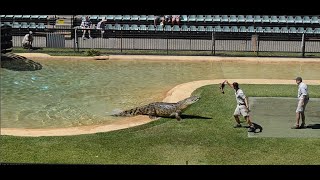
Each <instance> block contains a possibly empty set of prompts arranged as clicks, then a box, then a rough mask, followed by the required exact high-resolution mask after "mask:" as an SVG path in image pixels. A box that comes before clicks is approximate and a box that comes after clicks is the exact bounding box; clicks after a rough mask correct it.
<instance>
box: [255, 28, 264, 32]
mask: <svg viewBox="0 0 320 180" xmlns="http://www.w3.org/2000/svg"><path fill="white" fill-rule="evenodd" d="M256 32H259V33H263V32H264V29H263V27H261V26H258V27H257V28H256Z"/></svg>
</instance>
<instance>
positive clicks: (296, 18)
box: [294, 16, 303, 23]
mask: <svg viewBox="0 0 320 180" xmlns="http://www.w3.org/2000/svg"><path fill="white" fill-rule="evenodd" d="M294 22H295V23H303V20H302V17H301V16H296V17H295V19H294Z"/></svg>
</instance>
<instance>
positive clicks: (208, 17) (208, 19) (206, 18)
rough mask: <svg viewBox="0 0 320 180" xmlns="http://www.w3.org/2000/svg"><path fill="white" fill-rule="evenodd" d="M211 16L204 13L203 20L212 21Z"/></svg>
mask: <svg viewBox="0 0 320 180" xmlns="http://www.w3.org/2000/svg"><path fill="white" fill-rule="evenodd" d="M212 20H213V17H212V16H211V15H206V17H205V18H204V22H212Z"/></svg>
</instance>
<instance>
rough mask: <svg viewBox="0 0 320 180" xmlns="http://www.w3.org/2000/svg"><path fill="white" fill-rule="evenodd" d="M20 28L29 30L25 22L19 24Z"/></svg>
mask: <svg viewBox="0 0 320 180" xmlns="http://www.w3.org/2000/svg"><path fill="white" fill-rule="evenodd" d="M21 28H24V29H27V28H29V24H28V23H27V22H21Z"/></svg>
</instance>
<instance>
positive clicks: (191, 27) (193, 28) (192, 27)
mask: <svg viewBox="0 0 320 180" xmlns="http://www.w3.org/2000/svg"><path fill="white" fill-rule="evenodd" d="M190 31H198V29H197V27H196V26H190Z"/></svg>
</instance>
